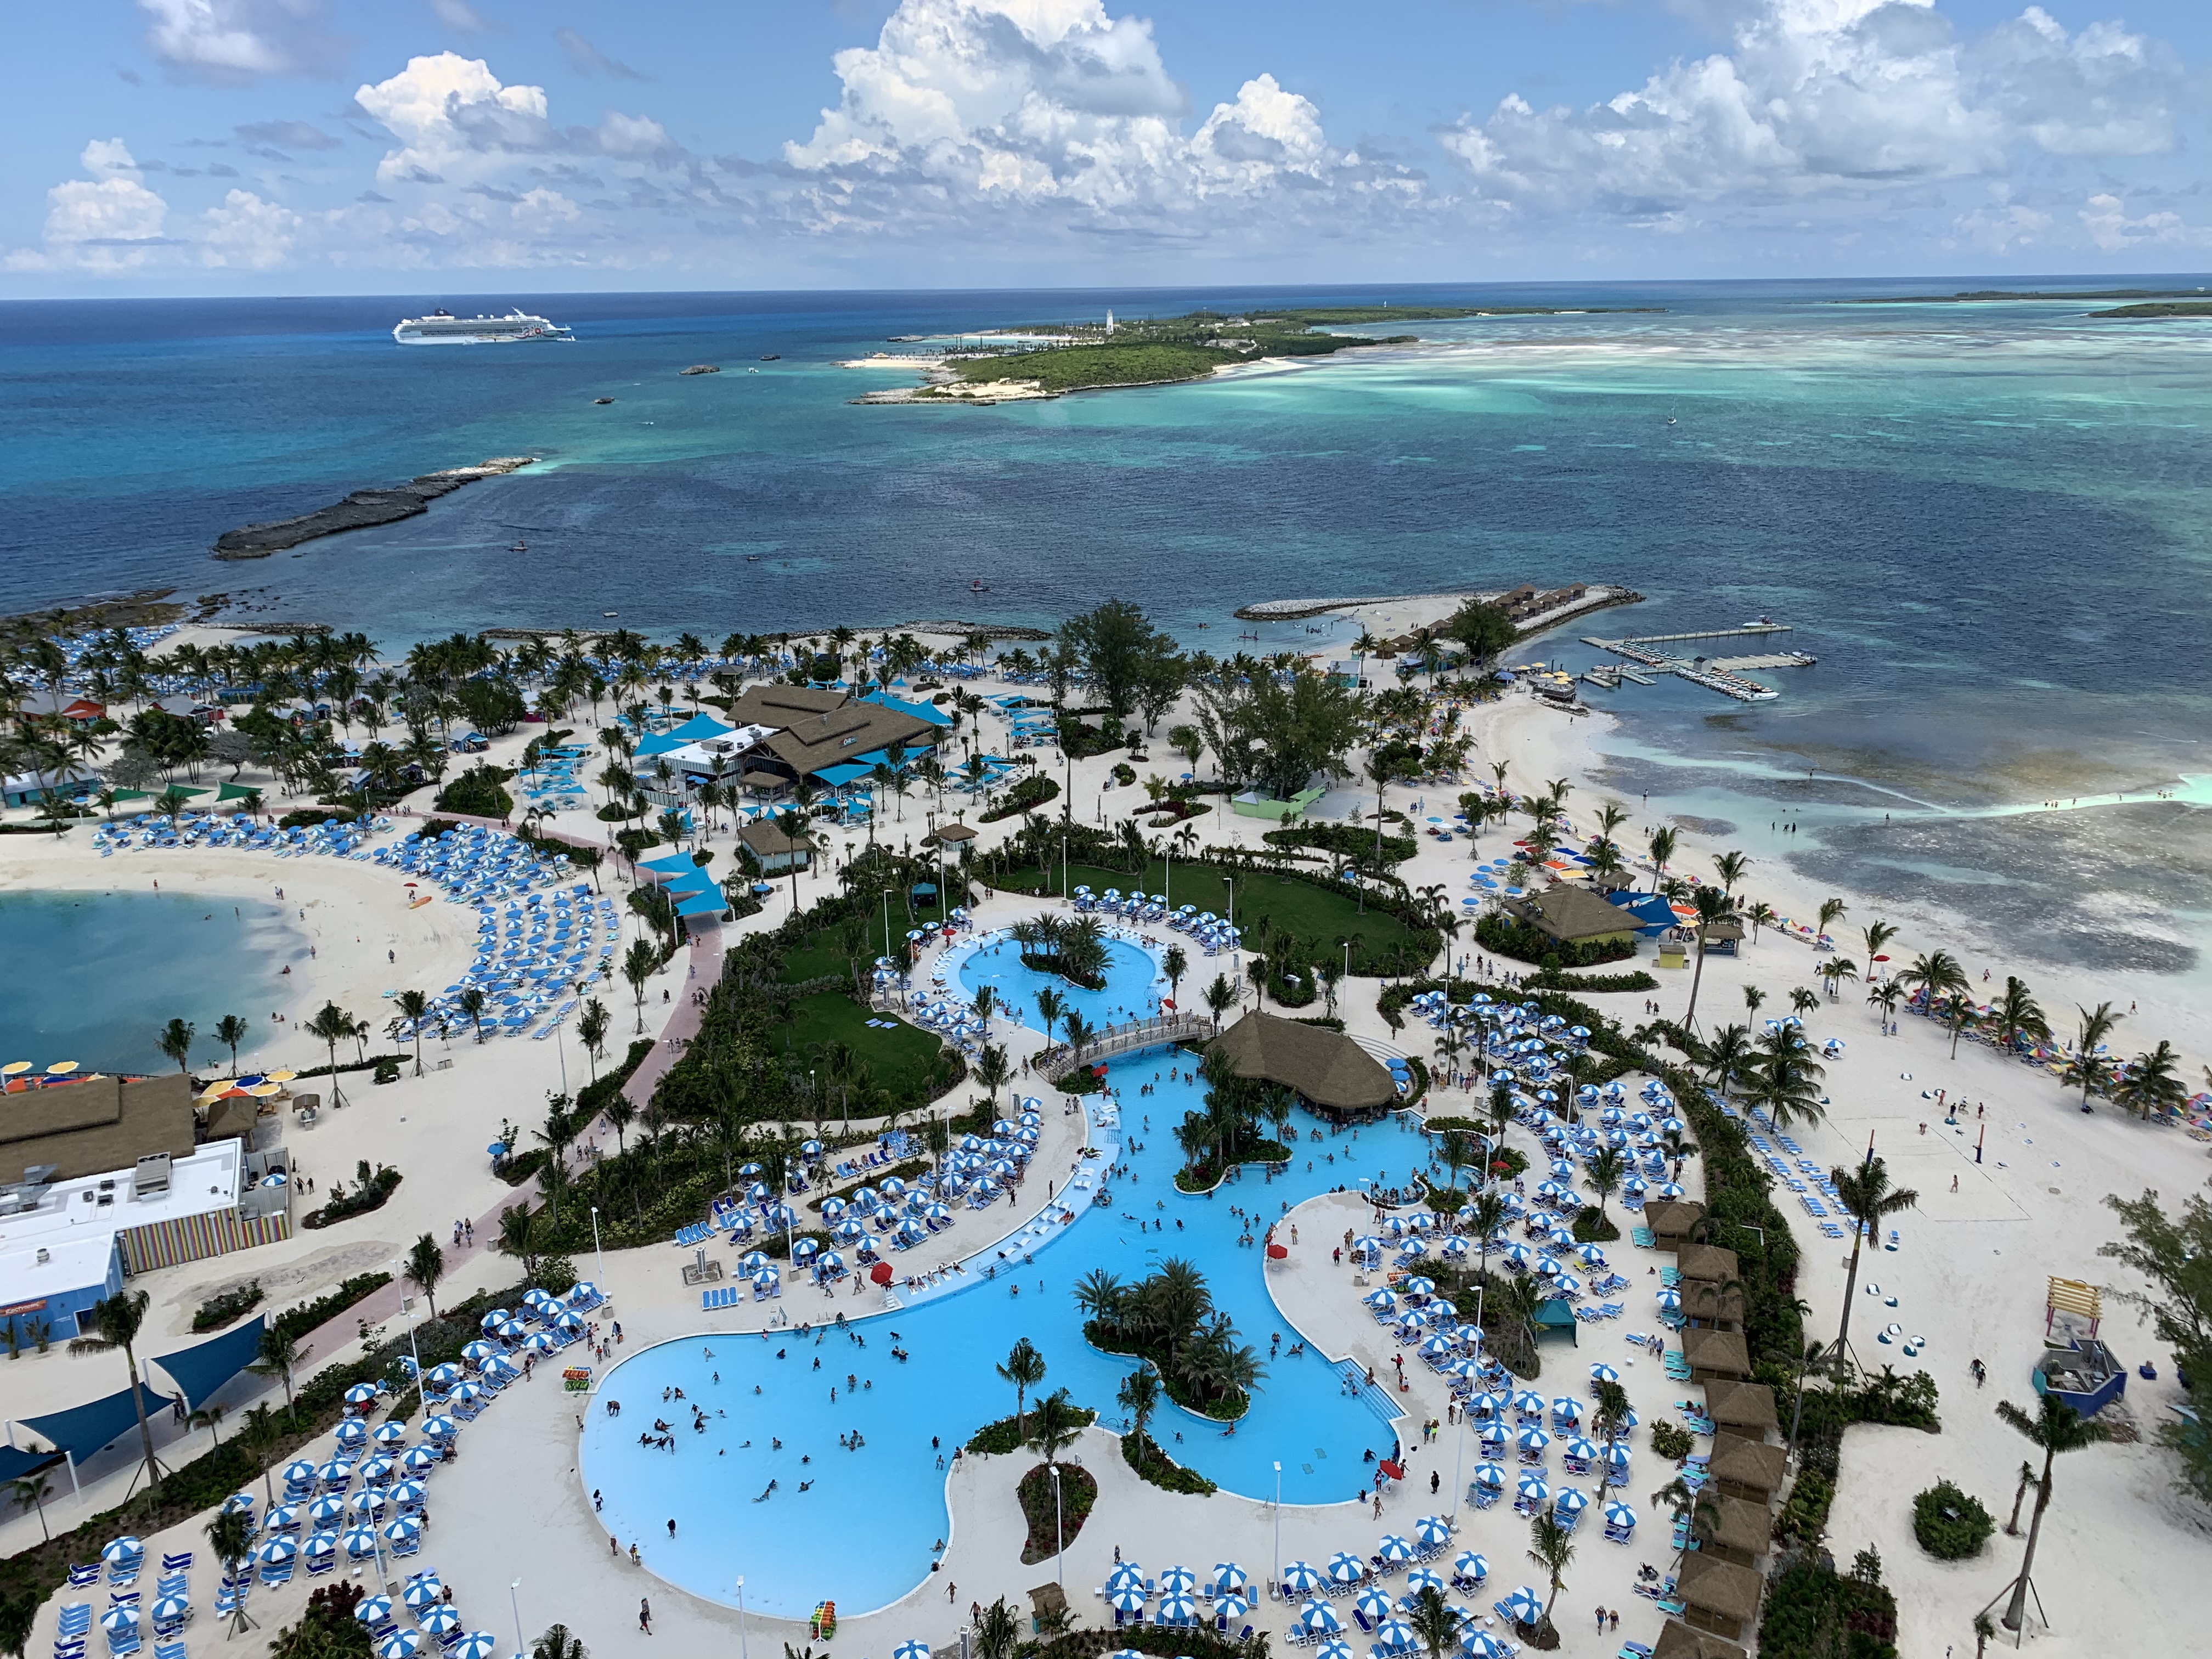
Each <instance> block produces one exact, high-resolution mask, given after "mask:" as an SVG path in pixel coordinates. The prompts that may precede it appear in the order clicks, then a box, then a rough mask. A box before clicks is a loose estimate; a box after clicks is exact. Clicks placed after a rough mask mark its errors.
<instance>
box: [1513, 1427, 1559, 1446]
mask: <svg viewBox="0 0 2212 1659" xmlns="http://www.w3.org/2000/svg"><path fill="white" fill-rule="evenodd" d="M1514 1441H1515V1443H1516V1444H1517V1445H1518V1446H1519V1447H1520V1448H1521V1449H1522V1451H1524V1452H1541V1451H1542V1450H1543V1449H1544V1448H1545V1447H1547V1446H1548V1445H1550V1444H1551V1443H1552V1437H1551V1436H1550V1435H1548V1434H1547V1433H1545V1432H1544V1431H1543V1430H1541V1429H1540V1428H1538V1427H1537V1426H1536V1425H1534V1423H1531V1424H1529V1425H1528V1426H1527V1427H1525V1428H1523V1429H1522V1431H1521V1432H1520V1433H1519V1434H1517V1435H1516V1436H1515V1437H1514Z"/></svg>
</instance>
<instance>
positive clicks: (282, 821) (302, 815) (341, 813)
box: [276, 806, 361, 829]
mask: <svg viewBox="0 0 2212 1659" xmlns="http://www.w3.org/2000/svg"><path fill="white" fill-rule="evenodd" d="M360 816H361V814H360V813H358V812H350V811H346V810H345V809H344V808H343V807H339V806H304V807H301V809H300V810H299V811H296V812H287V813H285V814H284V816H283V817H281V818H279V819H277V820H276V827H277V828H278V829H319V827H321V826H322V825H323V824H325V823H331V821H332V820H336V821H337V823H352V822H353V821H354V820H355V819H356V818H357V817H360Z"/></svg>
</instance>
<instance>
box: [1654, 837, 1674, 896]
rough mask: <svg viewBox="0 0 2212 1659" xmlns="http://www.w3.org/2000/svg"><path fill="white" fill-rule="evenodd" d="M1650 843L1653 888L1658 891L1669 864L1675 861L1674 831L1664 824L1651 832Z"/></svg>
mask: <svg viewBox="0 0 2212 1659" xmlns="http://www.w3.org/2000/svg"><path fill="white" fill-rule="evenodd" d="M1648 844H1649V845H1650V849H1651V890H1652V891H1653V892H1655V893H1656V892H1657V891H1658V890H1659V883H1660V880H1661V878H1662V877H1664V876H1665V875H1666V873H1667V866H1668V865H1669V864H1671V863H1673V862H1674V830H1672V829H1668V828H1667V827H1665V826H1664V825H1662V826H1661V827H1660V828H1659V829H1654V830H1653V831H1652V832H1651V839H1650V842H1649V843H1648Z"/></svg>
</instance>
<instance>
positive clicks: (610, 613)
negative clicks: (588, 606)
mask: <svg viewBox="0 0 2212 1659" xmlns="http://www.w3.org/2000/svg"><path fill="white" fill-rule="evenodd" d="M599 614H600V615H601V616H602V617H619V616H621V615H622V612H621V611H600V612H599Z"/></svg>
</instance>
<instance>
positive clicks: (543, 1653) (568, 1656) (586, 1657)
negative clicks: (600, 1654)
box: [530, 1625, 592, 1659]
mask: <svg viewBox="0 0 2212 1659" xmlns="http://www.w3.org/2000/svg"><path fill="white" fill-rule="evenodd" d="M530 1659H592V1655H591V1650H589V1649H588V1648H586V1647H585V1645H584V1642H583V1638H581V1637H580V1636H578V1635H577V1634H576V1633H575V1632H574V1631H572V1630H570V1629H569V1628H568V1626H566V1625H548V1626H546V1627H545V1630H544V1634H543V1635H541V1636H539V1637H538V1639H537V1640H536V1641H535V1642H532V1644H530Z"/></svg>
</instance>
